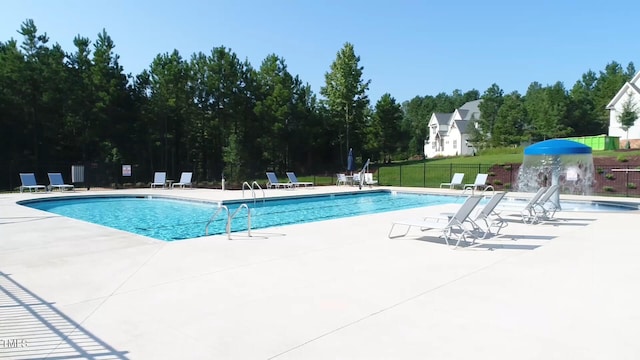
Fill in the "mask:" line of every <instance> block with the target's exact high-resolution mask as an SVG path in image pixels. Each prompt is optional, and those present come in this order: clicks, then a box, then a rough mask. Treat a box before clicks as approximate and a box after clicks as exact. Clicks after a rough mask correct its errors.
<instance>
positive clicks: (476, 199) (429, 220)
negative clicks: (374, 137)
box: [388, 195, 482, 247]
mask: <svg viewBox="0 0 640 360" xmlns="http://www.w3.org/2000/svg"><path fill="white" fill-rule="evenodd" d="M481 199H482V196H480V195H472V196H469V197H468V198H467V199H466V200H465V201H464V203H463V204H462V205H461V206H460V208H459V209H458V211H456V212H455V213H454V214H453V215H452V216H445V217H443V216H442V215H437V216H433V217H429V216H427V217H425V218H423V219H407V220H399V221H394V222H393V224H392V225H391V230H389V235H388V237H389V238H398V237H402V236H406V235H407V234H408V233H409V230H410V229H411V228H412V227H418V228H420V230H422V231H427V230H438V231H441V232H442V237H444V241H445V242H446V243H447V245H450V243H449V238H451V237H455V238H457V241H456V244H455V247H458V245H459V244H460V241H461V240H464V241H467V236H471V237H473V239H474V240H473V241H474V242H475V236H473V227H471V228H469V227H468V226H465V222H467V219H468V218H469V215H471V213H472V212H473V209H475V208H476V206H478V204H479V203H480V200H481ZM396 225H403V226H406V227H407V231H405V233H404V234H402V235H395V236H393V235H392V233H393V229H394V228H395V226H396ZM456 231H457V232H459V234H454V232H456Z"/></svg>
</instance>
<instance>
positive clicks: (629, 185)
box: [627, 183, 638, 189]
mask: <svg viewBox="0 0 640 360" xmlns="http://www.w3.org/2000/svg"><path fill="white" fill-rule="evenodd" d="M637 188H638V187H637V186H636V184H635V183H627V189H637Z"/></svg>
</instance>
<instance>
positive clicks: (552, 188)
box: [536, 185, 560, 205]
mask: <svg viewBox="0 0 640 360" xmlns="http://www.w3.org/2000/svg"><path fill="white" fill-rule="evenodd" d="M559 188H560V186H559V185H551V186H549V188H548V189H547V190H546V191H545V192H544V194H542V195H541V196H540V199H539V200H538V201H536V203H537V204H540V205H544V204H545V203H546V202H547V201H549V199H551V197H552V196H553V195H554V194H555V193H556V191H558V189H559Z"/></svg>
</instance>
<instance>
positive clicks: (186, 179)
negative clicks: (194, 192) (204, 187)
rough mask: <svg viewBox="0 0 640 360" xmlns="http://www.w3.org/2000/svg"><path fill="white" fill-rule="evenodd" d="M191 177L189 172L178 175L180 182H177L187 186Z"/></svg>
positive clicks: (191, 174)
mask: <svg viewBox="0 0 640 360" xmlns="http://www.w3.org/2000/svg"><path fill="white" fill-rule="evenodd" d="M192 176H193V173H191V172H183V173H182V174H181V175H180V181H179V182H180V183H181V184H189V183H191V177H192Z"/></svg>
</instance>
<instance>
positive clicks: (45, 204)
mask: <svg viewBox="0 0 640 360" xmlns="http://www.w3.org/2000/svg"><path fill="white" fill-rule="evenodd" d="M243 202H244V203H247V204H248V205H249V207H250V209H251V228H252V229H260V228H266V227H271V226H279V225H288V224H299V223H306V222H312V221H320V220H328V219H336V218H342V217H349V216H357V215H365V214H373V213H379V212H385V211H393V210H401V209H409V208H416V207H423V206H431V205H438V204H447V203H454V202H462V200H461V199H460V198H459V197H454V196H445V195H419V194H406V193H405V194H403V193H391V192H387V191H381V192H367V193H355V194H339V195H323V196H313V197H301V198H288V199H274V200H268V199H267V200H265V201H262V200H258V201H256V202H255V203H254V202H253V201H246V200H245V201H242V202H240V201H236V202H224V205H225V206H227V207H228V208H229V211H230V212H231V213H233V212H234V211H235V210H236V209H237V208H238V207H239V206H240V204H242V203H243ZM22 204H23V205H26V206H29V207H32V208H36V209H40V210H44V211H48V212H52V213H55V214H58V215H63V216H67V217H70V218H74V219H80V220H84V221H88V222H92V223H95V224H99V225H104V226H108V227H112V228H116V229H120V230H124V231H128V232H132V233H135V234H139V235H144V236H148V237H152V238H155V239H159V240H166V241H171V240H181V239H189V238H195V237H200V236H204V235H205V226H206V224H207V222H208V221H209V219H210V218H211V216H212V215H213V214H214V212H215V211H216V210H217V208H218V204H217V203H210V202H197V201H186V200H175V199H170V198H162V197H144V196H138V197H134V196H128V197H125V196H117V197H74V198H66V199H49V200H43V201H33V202H31V201H30V202H23V203H22ZM226 218H227V217H226V215H220V216H218V217H217V218H216V219H215V220H214V221H213V222H212V223H211V224H210V225H209V231H208V233H209V235H211V234H223V233H225V232H226V229H225V227H226ZM246 229H247V212H246V209H242V210H240V211H239V212H238V215H237V216H236V217H234V219H233V221H232V226H231V230H232V231H243V230H246Z"/></svg>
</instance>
